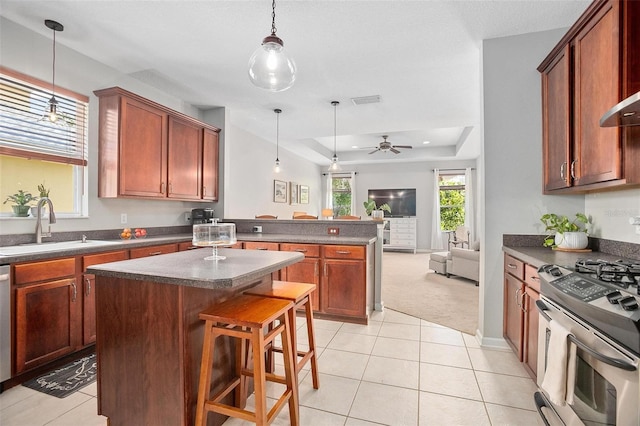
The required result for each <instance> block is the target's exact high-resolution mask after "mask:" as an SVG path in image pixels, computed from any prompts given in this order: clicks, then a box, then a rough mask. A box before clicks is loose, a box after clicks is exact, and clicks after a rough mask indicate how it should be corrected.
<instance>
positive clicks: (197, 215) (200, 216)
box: [191, 209, 213, 224]
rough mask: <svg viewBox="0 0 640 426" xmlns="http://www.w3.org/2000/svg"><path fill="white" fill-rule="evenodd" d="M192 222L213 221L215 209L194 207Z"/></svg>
mask: <svg viewBox="0 0 640 426" xmlns="http://www.w3.org/2000/svg"><path fill="white" fill-rule="evenodd" d="M191 223H193V224H197V223H213V209H192V210H191Z"/></svg>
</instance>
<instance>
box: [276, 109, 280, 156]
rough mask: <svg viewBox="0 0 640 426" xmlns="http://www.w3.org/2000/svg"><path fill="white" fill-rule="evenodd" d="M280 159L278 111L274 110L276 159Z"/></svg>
mask: <svg viewBox="0 0 640 426" xmlns="http://www.w3.org/2000/svg"><path fill="white" fill-rule="evenodd" d="M278 160H280V113H279V112H278V111H276V161H278Z"/></svg>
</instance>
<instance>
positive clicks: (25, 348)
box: [13, 257, 82, 374]
mask: <svg viewBox="0 0 640 426" xmlns="http://www.w3.org/2000/svg"><path fill="white" fill-rule="evenodd" d="M13 272H14V289H15V357H14V361H15V363H14V374H19V373H22V372H24V371H27V370H30V369H32V368H35V367H38V366H40V365H43V364H46V363H48V362H49V361H53V360H55V359H57V358H60V357H61V356H64V355H66V354H69V353H71V352H74V351H75V350H77V349H78V348H79V346H80V345H81V340H82V336H81V334H82V295H81V294H79V291H80V290H79V289H78V283H77V279H76V260H75V258H73V257H71V258H64V259H56V260H50V261H43V262H33V263H23V264H18V265H14V269H13Z"/></svg>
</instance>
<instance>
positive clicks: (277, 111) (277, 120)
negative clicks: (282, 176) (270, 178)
mask: <svg viewBox="0 0 640 426" xmlns="http://www.w3.org/2000/svg"><path fill="white" fill-rule="evenodd" d="M273 112H275V113H276V163H275V165H274V167H273V171H274V172H276V173H280V152H279V148H280V142H279V139H280V113H281V112H282V110H281V109H280V108H276V109H274V110H273Z"/></svg>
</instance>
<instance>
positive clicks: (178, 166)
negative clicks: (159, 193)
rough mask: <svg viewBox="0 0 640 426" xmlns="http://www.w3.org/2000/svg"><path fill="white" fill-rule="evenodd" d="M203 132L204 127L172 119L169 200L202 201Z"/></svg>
mask: <svg viewBox="0 0 640 426" xmlns="http://www.w3.org/2000/svg"><path fill="white" fill-rule="evenodd" d="M202 131H203V129H202V126H198V125H197V124H195V123H190V122H187V121H185V120H181V119H179V118H176V117H171V116H169V148H168V152H169V157H168V170H167V171H168V185H169V186H168V190H167V197H169V198H176V199H181V200H199V199H200V198H201V197H200V194H201V186H200V181H201V179H202V166H201V165H202Z"/></svg>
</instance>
